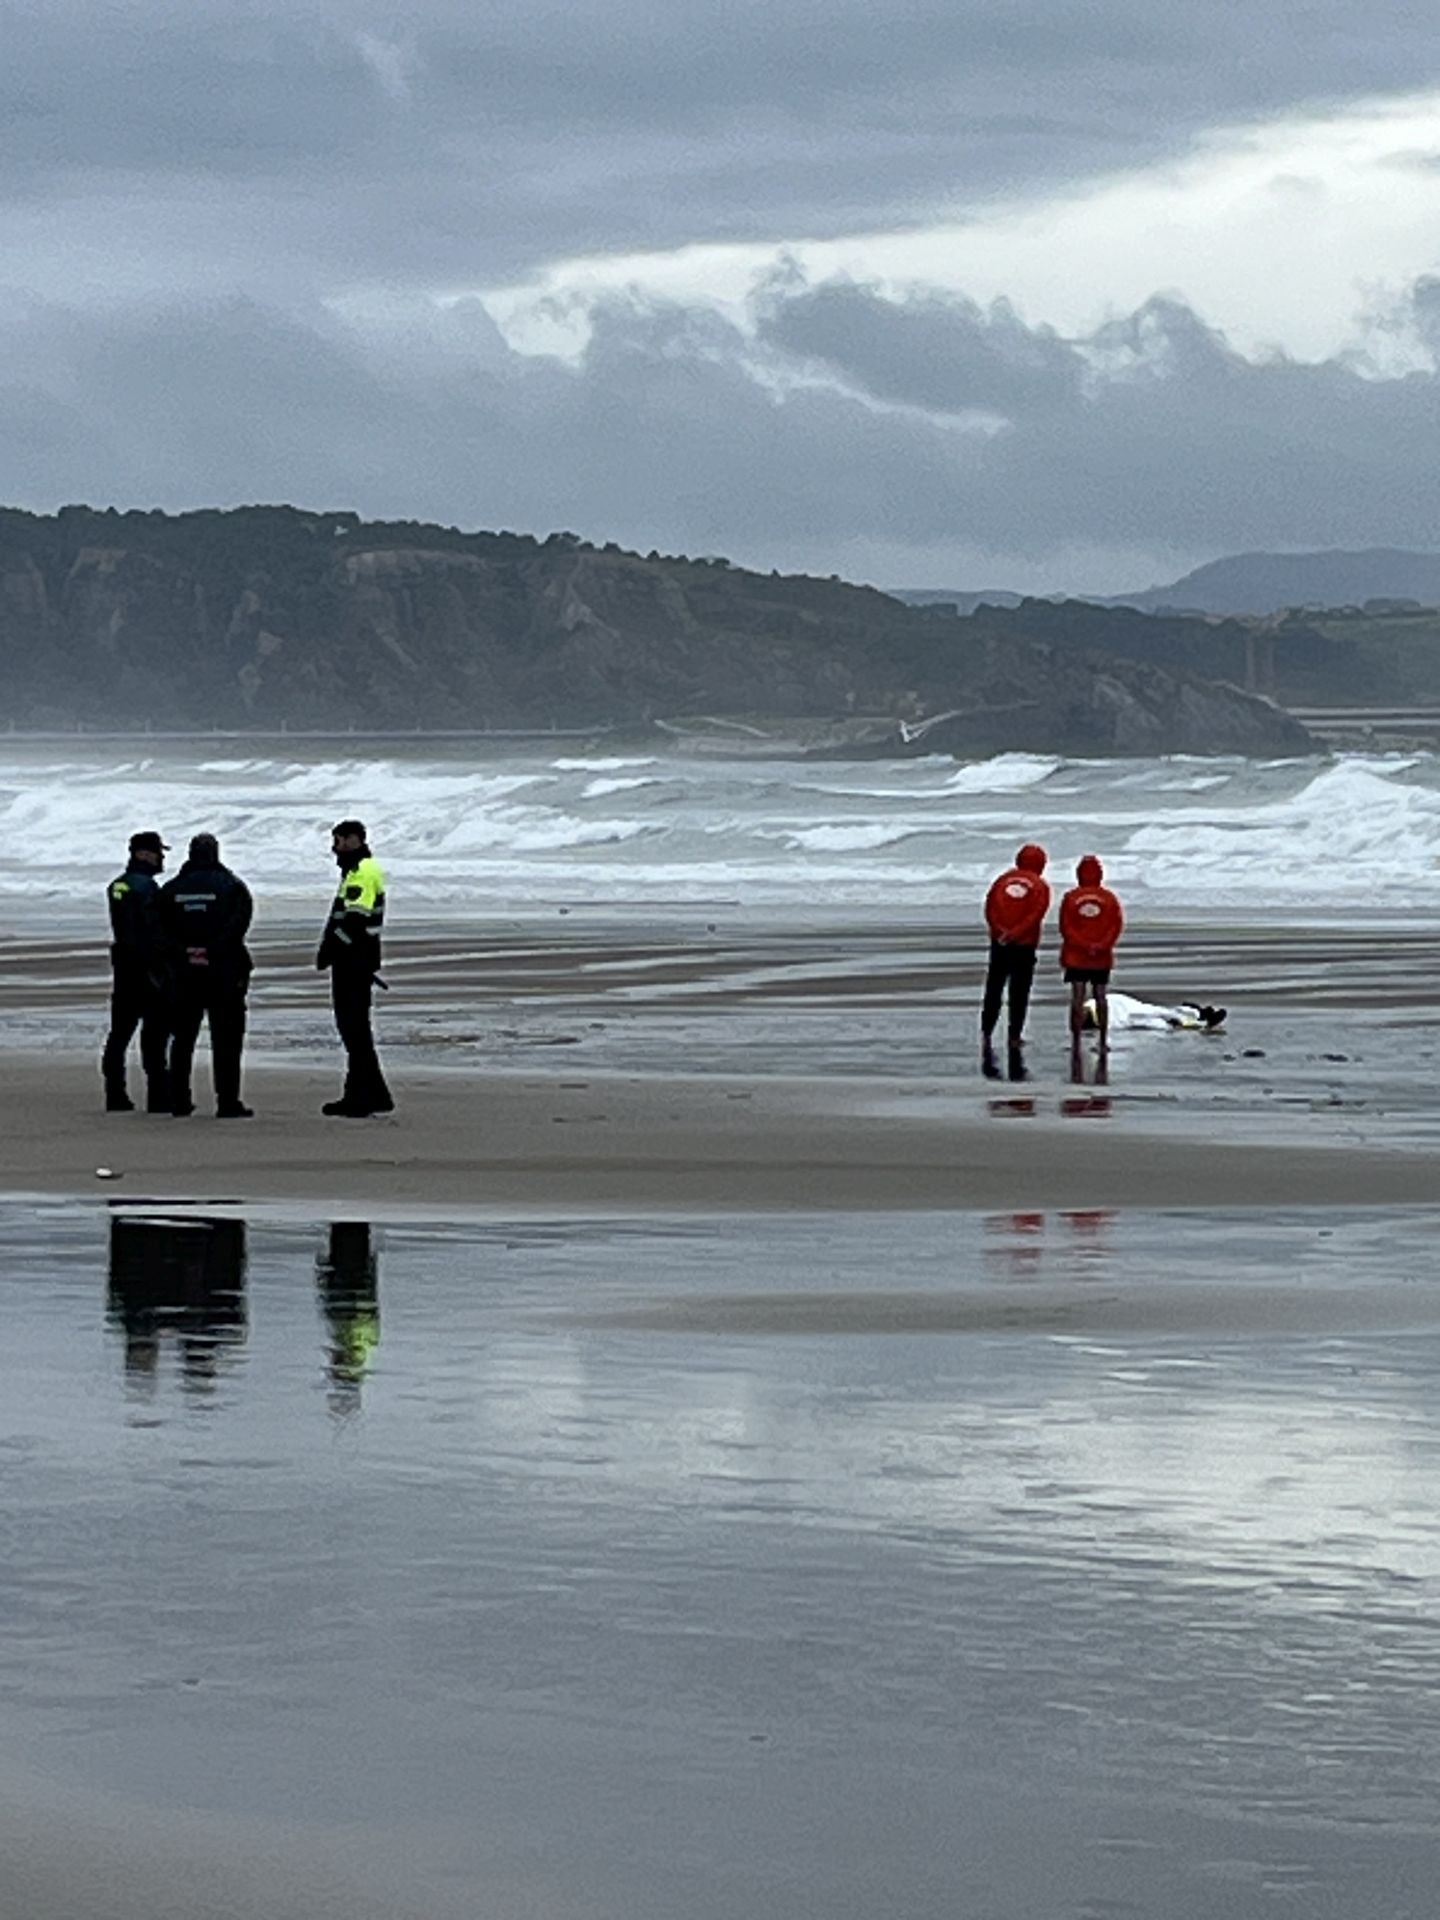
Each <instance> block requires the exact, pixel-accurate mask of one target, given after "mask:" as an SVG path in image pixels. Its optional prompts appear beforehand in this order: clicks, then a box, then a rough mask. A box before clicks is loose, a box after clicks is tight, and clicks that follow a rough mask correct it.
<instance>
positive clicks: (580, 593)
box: [0, 507, 1311, 754]
mask: <svg viewBox="0 0 1440 1920" xmlns="http://www.w3.org/2000/svg"><path fill="white" fill-rule="evenodd" d="M1132 617H1133V616H1132ZM1010 621H1011V624H1010V625H1009V626H1008V627H1007V628H1006V629H1005V630H1004V631H1003V632H1002V631H998V630H995V629H993V628H990V627H987V626H986V625H985V624H984V623H983V622H981V621H965V620H960V619H957V618H956V617H955V616H954V614H953V613H951V612H950V611H949V610H948V609H934V608H931V609H925V608H912V607H906V606H903V605H901V604H900V603H899V602H898V601H897V600H895V599H892V598H891V597H890V596H889V595H886V594H883V593H878V592H876V591H875V590H873V589H872V588H868V587H853V586H847V585H846V584H845V583H844V582H843V581H840V580H837V579H830V580H817V579H809V578H805V577H803V576H787V577H782V576H780V575H778V574H770V575H763V574H755V573H747V572H745V571H743V570H742V569H740V568H737V567H732V566H730V565H729V564H728V562H726V561H724V560H714V559H711V560H692V559H687V558H685V557H683V556H676V555H662V554H659V553H652V554H649V555H648V556H646V557H644V558H642V557H641V556H640V555H638V554H633V553H626V552H623V551H622V550H621V549H620V548H619V547H616V546H606V547H603V548H597V547H595V546H593V545H591V544H590V543H588V542H586V541H584V540H582V539H580V538H579V537H578V536H577V535H575V534H572V533H560V534H552V535H551V536H550V537H549V538H548V539H545V540H536V539H533V538H531V537H530V536H528V535H523V534H514V533H462V532H460V531H458V530H457V529H455V528H453V527H437V526H427V525H422V524H419V523H416V522H386V523H366V522H363V521H361V520H360V519H359V518H358V517H357V516H356V515H354V514H351V513H314V512H307V511H302V510H300V509H298V508H293V507H244V508H238V509H235V510H233V511H229V512H221V511H203V512H197V513H186V514H178V515H173V516H171V515H166V514H162V513H139V512H133V513H117V512H115V511H113V510H111V511H104V512H100V511H96V510H93V509H90V508H86V507H66V508H62V510H61V511H60V512H59V513H58V514H56V515H53V516H48V517H47V516H40V515H35V514H29V513H22V512H19V511H15V510H0V713H3V714H4V715H5V716H6V718H7V719H8V720H9V722H10V724H11V725H12V726H17V727H24V728H56V727H58V728H67V727H72V726H75V725H77V724H78V725H83V726H86V727H92V728H98V727H109V728H132V727H137V726H139V727H144V726H147V725H149V726H153V727H155V728H157V729H179V728H186V727H197V726H198V727H215V726H218V727H225V728H245V729H252V730H256V731H261V730H275V729H278V728H280V727H285V726H289V727H297V728H330V729H337V730H344V729H348V728H354V729H357V730H369V731H376V732H380V731H388V730H393V729H420V730H424V729H433V728H461V729H479V730H506V729H544V728H549V727H559V728H605V729H615V728H627V729H654V728H658V727H661V726H667V727H671V728H673V727H674V725H675V724H676V723H677V722H678V721H685V720H686V719H687V718H690V719H695V718H698V719H702V720H706V721H712V720H713V719H714V718H715V717H716V716H722V717H723V716H730V717H739V716H762V717H764V718H765V719H767V720H771V721H785V722H790V723H798V722H800V721H801V720H802V719H803V720H806V721H810V722H814V721H816V720H820V721H824V722H826V723H827V724H828V725H829V726H830V728H831V731H832V735H834V736H835V737H836V738H841V739H844V738H849V739H853V740H855V741H856V743H857V744H858V743H859V742H860V741H861V740H862V739H863V740H864V741H865V742H866V743H867V744H868V745H870V746H872V747H876V746H878V747H879V748H880V749H881V750H889V748H892V747H893V750H894V751H897V752H900V751H911V752H922V751H935V750H937V749H941V750H948V751H952V752H957V753H962V752H963V753H967V754H989V753H995V752H1000V751H1005V750H1009V749H1019V750H1026V751H1038V752H1056V753H1073V754H1095V753H1101V754H1104V753H1127V752H1128V753H1167V752H1199V753H1205V752H1238V753H1247V752H1254V753H1262V754H1263V753H1284V752H1304V751H1306V750H1307V748H1308V747H1309V746H1310V745H1311V742H1310V740H1309V736H1308V735H1307V734H1306V733H1305V732H1304V730H1303V729H1302V728H1300V727H1299V726H1297V725H1296V724H1295V723H1294V722H1292V721H1291V720H1289V719H1288V718H1287V717H1286V716H1285V715H1283V714H1281V713H1279V712H1277V711H1276V710H1275V709H1274V708H1273V707H1271V706H1269V705H1268V704H1266V703H1265V702H1264V701H1262V700H1258V699H1255V698H1252V697H1251V696H1250V695H1248V694H1246V693H1243V692H1240V691H1237V690H1236V689H1235V688H1234V687H1224V686H1217V685H1212V684H1210V683H1209V682H1208V681H1207V680H1206V679H1205V678H1203V677H1201V676H1199V675H1196V674H1194V673H1191V672H1189V671H1188V670H1182V671H1181V672H1180V673H1176V672H1175V671H1174V670H1173V669H1172V668H1171V667H1170V666H1168V665H1166V664H1164V663H1159V662H1156V661H1153V660H1140V659H1137V658H1119V657H1117V656H1116V655H1114V654H1111V653H1107V652H1105V651H1104V650H1103V649H1104V630H1103V629H1097V630H1095V632H1094V635H1093V640H1094V642H1096V643H1098V647H1097V646H1095V645H1092V643H1091V637H1090V636H1087V638H1086V640H1085V642H1084V643H1082V644H1078V645H1077V644H1074V636H1073V635H1072V634H1071V633H1069V632H1068V631H1067V632H1066V633H1065V634H1064V635H1063V636H1062V639H1063V644H1062V645H1060V646H1058V647H1057V646H1054V645H1052V644H1051V643H1050V636H1049V635H1048V634H1042V633H1040V632H1039V631H1038V630H1037V631H1036V633H1035V635H1034V636H1033V637H1032V634H1031V631H1030V623H1029V621H1028V619H1027V616H1026V614H1025V610H1024V609H1023V608H1021V609H1018V610H1017V611H1016V612H1015V613H1014V614H1012V615H1011V616H1010ZM1192 624H1195V625H1197V626H1198V623H1192ZM1195 657H1197V658H1200V659H1203V657H1204V647H1203V645H1202V646H1200V647H1199V648H1197V649H1196V652H1195ZM1232 677H1233V676H1232ZM939 716H945V720H944V729H943V731H942V730H940V729H939V728H937V727H930V726H927V725H926V723H929V722H933V721H935V720H937V719H938V717H939ZM902 722H903V725H902V724H901V723H902ZM921 729H923V731H922V730H921ZM682 730H683V729H682ZM813 732H814V729H813V728H812V729H811V733H810V734H809V735H806V734H805V732H804V729H801V728H800V727H799V726H798V724H795V725H792V728H791V733H792V737H795V738H802V737H813Z"/></svg>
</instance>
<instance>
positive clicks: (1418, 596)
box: [895, 547, 1440, 615]
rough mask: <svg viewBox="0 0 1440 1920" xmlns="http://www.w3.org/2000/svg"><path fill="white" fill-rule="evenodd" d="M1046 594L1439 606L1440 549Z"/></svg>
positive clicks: (1240, 563)
mask: <svg viewBox="0 0 1440 1920" xmlns="http://www.w3.org/2000/svg"><path fill="white" fill-rule="evenodd" d="M895 597H896V598H897V599H899V600H903V601H905V602H906V604H907V605H909V606H935V605H953V606H955V607H957V608H958V609H959V611H960V612H961V613H973V612H974V610H975V608H976V607H978V606H992V607H1016V606H1019V605H1020V604H1021V603H1022V601H1024V600H1025V599H1027V598H1030V597H1032V596H1027V595H1025V594H1021V593H1016V592H1013V591H1012V590H1011V589H1009V588H1003V587H1002V588H994V589H991V590H989V591H983V590H982V591H975V590H963V591H961V590H957V591H955V592H953V593H952V592H950V591H949V590H948V589H945V588H914V589H912V588H904V589H901V590H899V591H898V592H897V593H896V596H895ZM1033 597H1036V598H1044V599H1054V600H1058V599H1062V598H1068V599H1074V600H1088V601H1089V602H1090V603H1091V604H1092V605H1094V606H1099V607H1135V608H1136V609H1138V611H1139V612H1141V613H1158V612H1161V611H1173V612H1176V613H1206V614H1254V615H1262V614H1267V613H1282V612H1284V611H1285V610H1286V609H1287V608H1289V607H1326V608H1329V607H1362V606H1364V605H1365V603H1366V602H1367V601H1370V600H1411V601H1414V602H1416V603H1417V604H1418V605H1420V606H1424V607H1440V553H1421V552H1416V551H1415V550H1413V549H1411V548H1407V547H1358V548H1355V549H1353V550H1350V549H1344V548H1338V547H1337V548H1323V549H1320V550H1319V551H1317V552H1314V553H1263V552H1257V553H1235V554H1230V555H1227V556H1226V557H1225V558H1224V559H1221V560H1210V561H1207V562H1206V563H1205V565H1204V566H1200V567H1195V568H1194V569H1193V570H1192V571H1191V572H1189V573H1187V574H1183V575H1182V576H1181V578H1180V579H1178V580H1174V581H1172V582H1171V583H1170V584H1169V585H1168V586H1158V587H1144V588H1142V589H1140V590H1139V591H1138V592H1135V593H1115V594H1059V593H1057V594H1047V595H1040V596H1033Z"/></svg>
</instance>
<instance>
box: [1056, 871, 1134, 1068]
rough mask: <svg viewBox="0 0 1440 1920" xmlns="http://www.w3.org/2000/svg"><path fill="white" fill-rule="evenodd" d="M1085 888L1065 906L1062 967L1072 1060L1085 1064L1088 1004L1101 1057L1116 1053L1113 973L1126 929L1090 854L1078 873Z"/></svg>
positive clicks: (1070, 896)
mask: <svg viewBox="0 0 1440 1920" xmlns="http://www.w3.org/2000/svg"><path fill="white" fill-rule="evenodd" d="M1075 878H1076V880H1077V882H1078V883H1079V884H1078V885H1076V886H1073V887H1072V888H1071V889H1070V891H1069V892H1068V893H1067V894H1066V895H1065V898H1064V899H1063V900H1062V901H1061V902H1060V941H1061V946H1060V965H1061V966H1062V967H1063V968H1064V970H1065V979H1066V983H1067V984H1068V986H1069V988H1070V1058H1071V1063H1072V1065H1078V1064H1079V1060H1080V1035H1081V1033H1082V1032H1083V1031H1084V1027H1085V1002H1086V1001H1087V999H1093V1000H1094V1003H1095V1026H1096V1028H1097V1030H1098V1032H1099V1035H1100V1056H1101V1058H1102V1059H1104V1058H1105V1057H1106V1055H1107V1054H1108V1053H1109V1051H1110V1001H1109V996H1108V989H1109V986H1110V972H1111V969H1112V967H1113V966H1114V964H1115V948H1116V946H1117V945H1118V944H1119V940H1120V935H1121V934H1122V933H1123V932H1124V930H1125V914H1124V910H1123V909H1122V907H1121V905H1120V902H1119V900H1118V899H1117V898H1116V897H1115V895H1114V894H1113V893H1112V892H1111V891H1110V889H1109V887H1107V886H1106V885H1105V884H1104V880H1105V869H1104V868H1103V867H1102V866H1101V864H1100V862H1099V860H1098V859H1097V858H1096V857H1095V855H1094V854H1093V853H1087V854H1086V855H1085V856H1084V857H1083V858H1082V859H1081V861H1080V863H1079V865H1078V866H1077V867H1076V869H1075Z"/></svg>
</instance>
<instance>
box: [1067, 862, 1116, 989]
mask: <svg viewBox="0 0 1440 1920" xmlns="http://www.w3.org/2000/svg"><path fill="white" fill-rule="evenodd" d="M1124 931H1125V912H1124V909H1123V908H1122V907H1121V905H1120V902H1119V901H1118V900H1117V899H1116V897H1115V895H1114V894H1113V893H1112V892H1111V891H1110V889H1109V887H1103V886H1101V885H1100V884H1099V882H1098V881H1097V882H1095V883H1094V884H1093V885H1091V886H1080V887H1072V888H1071V889H1070V891H1069V892H1068V893H1067V894H1066V895H1065V898H1064V899H1063V900H1062V901H1061V902H1060V942H1061V945H1060V964H1061V966H1062V967H1066V968H1069V967H1078V968H1081V969H1083V970H1084V971H1085V972H1087V973H1102V972H1104V971H1105V970H1106V969H1107V968H1109V967H1112V966H1113V965H1114V964H1115V948H1116V944H1117V943H1118V941H1119V939H1120V935H1121V934H1122V933H1123V932H1124Z"/></svg>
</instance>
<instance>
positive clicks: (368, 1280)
mask: <svg viewBox="0 0 1440 1920" xmlns="http://www.w3.org/2000/svg"><path fill="white" fill-rule="evenodd" d="M246 1264H247V1257H246V1236H245V1223H244V1221H243V1220H229V1219H202V1218H196V1217H190V1216H186V1217H184V1218H175V1217H173V1216H166V1217H164V1218H160V1217H136V1216H133V1215H125V1214H115V1215H112V1217H111V1220H110V1264H109V1316H110V1320H111V1323H112V1324H113V1325H114V1326H115V1327H117V1328H118V1329H119V1330H120V1332H121V1333H122V1334H123V1336H124V1340H125V1371H126V1374H127V1375H128V1376H129V1377H130V1379H131V1381H132V1382H133V1383H134V1384H136V1385H146V1384H153V1383H154V1381H155V1379H156V1377H157V1375H158V1373H159V1370H160V1358H161V1352H162V1349H163V1347H164V1345H165V1343H166V1341H167V1340H171V1341H173V1342H174V1344H175V1349H176V1352H177V1354H178V1357H179V1362H180V1371H181V1376H182V1379H183V1380H184V1383H185V1385H186V1387H187V1388H189V1389H192V1390H199V1391H204V1390H206V1389H208V1388H210V1387H212V1386H213V1385H214V1384H215V1381H216V1379H217V1378H218V1376H219V1374H220V1371H221V1369H222V1366H223V1364H224V1361H225V1358H226V1356H227V1354H229V1353H231V1352H233V1351H234V1350H235V1349H236V1348H238V1347H240V1346H242V1345H243V1344H244V1342H245V1339H246V1334H247V1330H248V1322H249V1312H248V1307H247V1301H246ZM315 1280H316V1286H317V1289H318V1292H319V1299H320V1309H321V1312H322V1313H323V1315H324V1319H325V1328H326V1336H327V1341H326V1375H327V1378H328V1380H329V1383H330V1386H331V1389H332V1398H331V1404H332V1406H333V1407H334V1408H335V1410H336V1411H337V1412H341V1413H347V1412H350V1411H353V1410H354V1408H355V1407H357V1406H358V1405H359V1396H360V1386H361V1382H362V1381H363V1380H364V1378H365V1376H366V1374H367V1373H368V1372H369V1370H370V1367H371V1365H372V1363H373V1361H374V1357H375V1350H376V1348H377V1347H378V1346H379V1344H380V1263H379V1259H378V1257H377V1255H376V1253H375V1249H374V1245H373V1241H372V1236H371V1230H370V1227H369V1225H368V1224H367V1223H365V1222H364V1221H358V1220H337V1221H336V1222H334V1223H333V1224H332V1226H331V1227H330V1229H329V1234H328V1236H327V1239H326V1243H325V1245H324V1247H323V1248H322V1249H321V1250H320V1252H319V1253H318V1254H317V1255H316V1259H315Z"/></svg>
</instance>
